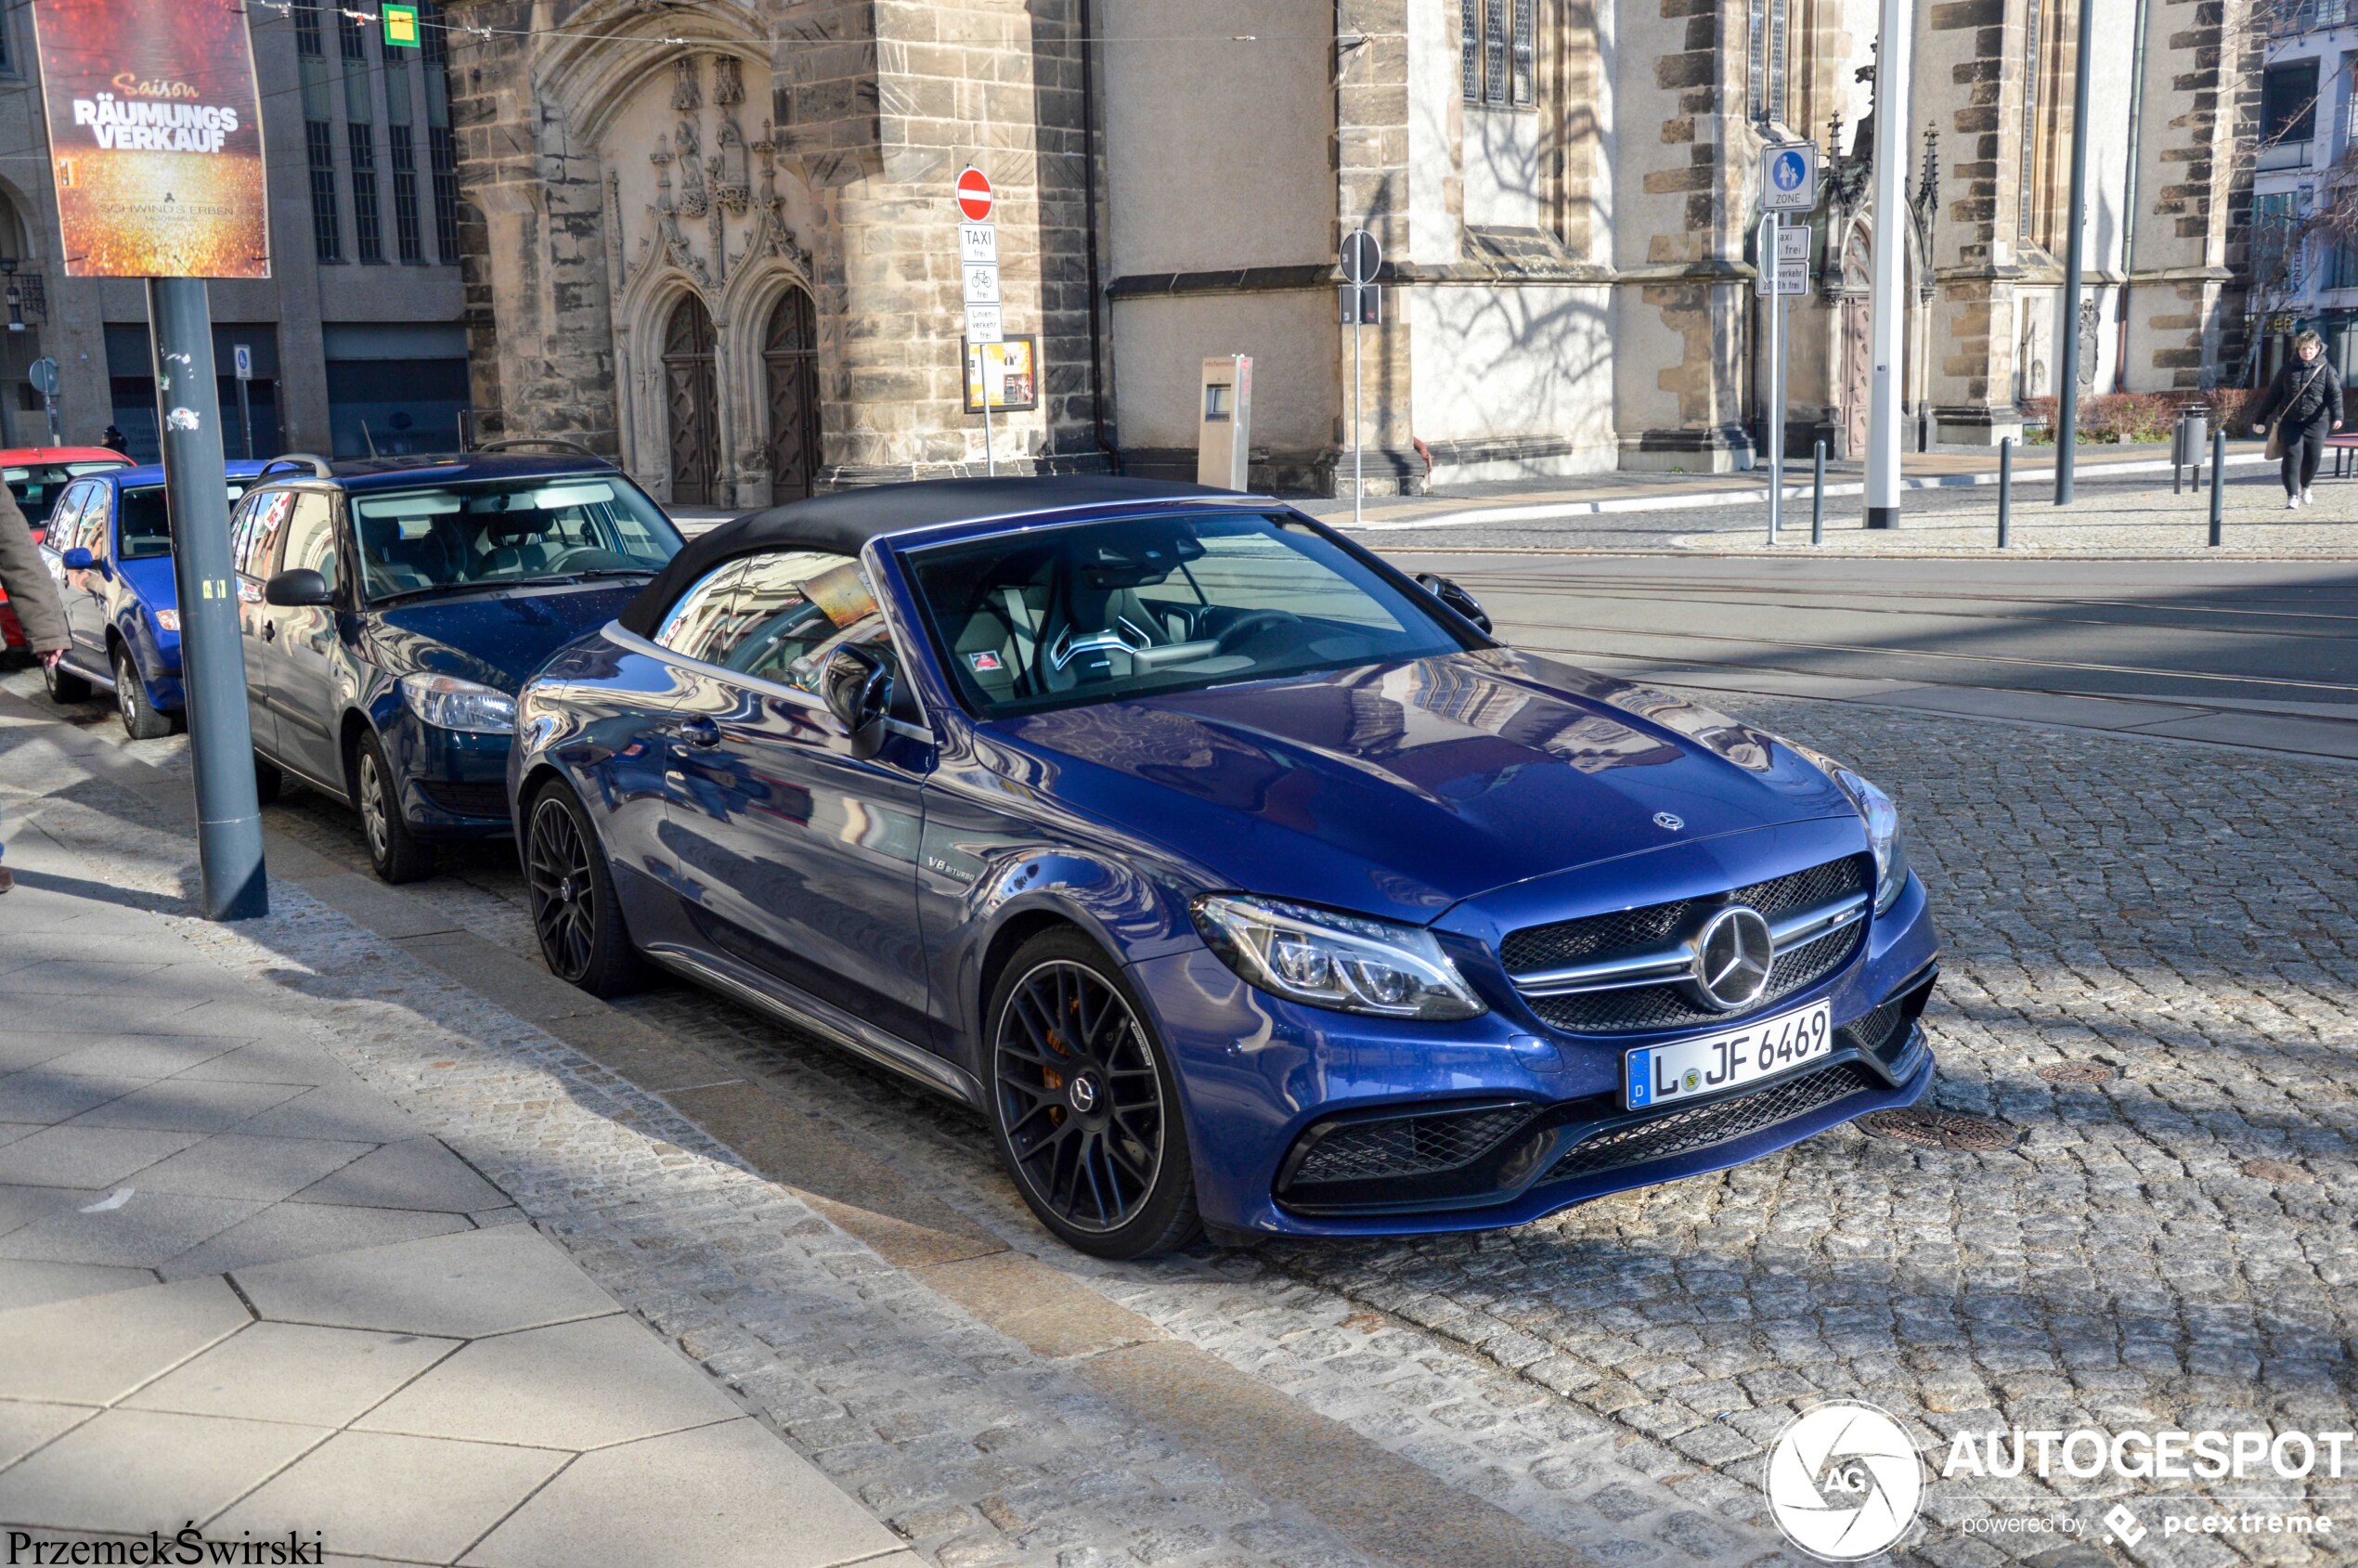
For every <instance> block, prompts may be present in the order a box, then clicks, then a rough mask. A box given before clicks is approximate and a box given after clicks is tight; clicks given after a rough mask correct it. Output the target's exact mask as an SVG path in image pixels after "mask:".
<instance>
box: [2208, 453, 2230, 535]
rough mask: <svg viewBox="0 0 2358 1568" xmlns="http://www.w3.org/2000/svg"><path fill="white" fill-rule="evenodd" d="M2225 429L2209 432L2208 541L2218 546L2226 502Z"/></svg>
mask: <svg viewBox="0 0 2358 1568" xmlns="http://www.w3.org/2000/svg"><path fill="white" fill-rule="evenodd" d="M2226 487H2227V431H2226V427H2225V426H2223V425H2222V426H2221V427H2220V428H2219V429H2217V430H2214V431H2212V432H2211V433H2210V543H2211V547H2212V548H2213V549H2216V548H2218V545H2219V542H2220V534H2221V532H2222V523H2223V521H2224V519H2223V517H2222V508H2223V507H2224V505H2225V502H2226V495H2225V491H2226Z"/></svg>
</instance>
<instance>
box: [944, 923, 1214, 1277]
mask: <svg viewBox="0 0 2358 1568" xmlns="http://www.w3.org/2000/svg"><path fill="white" fill-rule="evenodd" d="M1117 1009H1118V1010H1117ZM983 1017H984V1018H985V1027H986V1029H987V1030H988V1031H989V1033H988V1038H987V1041H986V1044H987V1051H986V1059H985V1064H984V1065H985V1069H986V1071H985V1082H984V1094H985V1096H986V1098H987V1099H988V1101H989V1105H988V1110H989V1113H990V1117H991V1132H992V1134H993V1135H994V1136H995V1137H996V1138H997V1139H998V1143H999V1155H1000V1158H1001V1159H1002V1160H1005V1161H1006V1165H1007V1173H1008V1174H1009V1175H1010V1176H1012V1177H1013V1178H1014V1179H1015V1184H1016V1190H1017V1192H1019V1193H1021V1194H1022V1195H1023V1200H1024V1202H1025V1203H1026V1204H1027V1205H1029V1206H1030V1210H1031V1212H1032V1213H1033V1214H1034V1215H1036V1216H1038V1218H1039V1220H1040V1223H1041V1224H1042V1225H1046V1226H1047V1227H1048V1228H1049V1229H1050V1230H1051V1231H1054V1232H1055V1233H1056V1236H1057V1237H1058V1238H1059V1239H1061V1240H1063V1241H1064V1242H1065V1243H1066V1244H1067V1245H1069V1246H1070V1247H1073V1248H1076V1249H1078V1250H1079V1251H1083V1252H1087V1253H1089V1254H1091V1255H1092V1256H1095V1257H1099V1258H1112V1259H1128V1258H1145V1257H1151V1256H1153V1255H1154V1254H1156V1253H1158V1252H1168V1251H1172V1250H1173V1249H1174V1248H1177V1247H1183V1246H1185V1245H1186V1244H1187V1242H1188V1241H1190V1240H1191V1239H1193V1238H1194V1237H1195V1236H1196V1234H1197V1232H1198V1230H1200V1229H1201V1228H1202V1225H1201V1222H1200V1221H1199V1219H1198V1215H1197V1212H1196V1178H1195V1167H1194V1165H1193V1163H1192V1162H1191V1161H1190V1160H1189V1159H1188V1157H1187V1128H1186V1120H1185V1114H1184V1113H1183V1112H1182V1110H1181V1109H1180V1106H1179V1083H1178V1079H1177V1077H1176V1076H1175V1075H1174V1073H1173V1069H1172V1066H1171V1055H1170V1052H1169V1051H1167V1050H1166V1049H1164V1047H1163V1045H1162V1043H1161V1042H1160V1040H1159V1039H1157V1038H1156V1036H1155V1032H1154V1025H1153V1023H1152V1022H1151V1021H1150V1019H1149V1017H1148V1015H1147V1010H1146V1008H1145V1007H1144V1006H1142V1005H1140V1004H1139V1002H1138V998H1137V996H1136V994H1135V993H1134V991H1132V990H1131V989H1130V982H1129V980H1128V978H1126V977H1124V976H1123V974H1122V973H1121V969H1120V967H1119V966H1117V965H1115V964H1113V963H1112V962H1111V961H1110V960H1109V959H1108V958H1107V957H1106V955H1105V953H1104V952H1102V951H1100V950H1099V949H1098V947H1097V944H1096V943H1095V942H1094V941H1092V940H1089V938H1087V937H1085V936H1083V935H1082V933H1081V932H1079V931H1077V930H1074V929H1073V928H1071V927H1060V928H1058V929H1056V930H1052V931H1043V932H1042V933H1041V934H1040V935H1039V936H1037V937H1034V938H1033V939H1032V940H1030V941H1028V942H1026V943H1024V945H1023V946H1022V948H1020V949H1019V950H1018V951H1017V953H1016V955H1015V958H1014V959H1013V960H1012V961H1011V962H1010V963H1009V964H1008V965H1007V966H1006V968H1005V969H1004V971H1002V973H1001V974H1000V977H999V981H998V984H997V985H995V986H993V987H992V988H991V1005H990V1008H989V1009H988V1011H986V1012H985V1014H984V1015H983ZM1067 1019H1069V1020H1072V1025H1071V1027H1070V1029H1069V1030H1068V1029H1064V1028H1059V1027H1057V1024H1058V1023H1059V1022H1060V1021H1062V1020H1067ZM1109 1199H1110V1202H1109V1201H1108V1200H1109Z"/></svg>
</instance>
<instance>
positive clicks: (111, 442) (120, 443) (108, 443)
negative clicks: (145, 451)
mask: <svg viewBox="0 0 2358 1568" xmlns="http://www.w3.org/2000/svg"><path fill="white" fill-rule="evenodd" d="M98 445H99V446H101V447H106V448H108V449H109V450H110V451H116V452H121V453H122V454H123V456H124V457H126V458H127V457H129V456H130V455H131V437H129V436H128V435H125V434H123V432H122V430H121V429H120V428H118V427H117V426H114V425H109V426H107V433H106V434H104V435H101V436H100V437H98Z"/></svg>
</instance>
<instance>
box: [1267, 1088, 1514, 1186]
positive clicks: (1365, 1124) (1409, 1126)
mask: <svg viewBox="0 0 2358 1568" xmlns="http://www.w3.org/2000/svg"><path fill="white" fill-rule="evenodd" d="M1531 1114H1532V1113H1531V1108H1530V1107H1529V1106H1495V1107H1492V1108H1487V1109H1479V1110H1463V1111H1454V1112H1452V1111H1444V1112H1432V1113H1427V1114H1425V1115H1421V1116H1399V1117H1392V1118H1388V1119H1386V1120H1384V1121H1347V1122H1344V1123H1342V1124H1341V1125H1340V1126H1337V1127H1336V1128H1334V1129H1333V1130H1332V1131H1331V1132H1329V1133H1328V1134H1326V1136H1324V1137H1322V1138H1320V1139H1319V1140H1318V1141H1317V1142H1316V1143H1315V1144H1313V1145H1312V1146H1311V1147H1310V1151H1309V1152H1308V1153H1307V1154H1305V1155H1303V1156H1302V1163H1301V1164H1300V1165H1298V1166H1296V1167H1295V1168H1294V1173H1293V1175H1292V1176H1291V1177H1290V1178H1289V1181H1288V1183H1287V1185H1288V1186H1289V1187H1298V1186H1305V1185H1318V1184H1325V1183H1328V1182H1362V1181H1371V1180H1376V1179H1379V1178H1382V1177H1387V1176H1422V1175H1429V1174H1431V1173H1433V1172H1436V1171H1454V1170H1456V1169H1458V1167H1459V1166H1463V1165H1471V1164H1472V1163H1473V1162H1474V1161H1475V1160H1479V1159H1481V1158H1482V1157H1483V1155H1485V1154H1487V1153H1489V1152H1490V1151H1491V1150H1492V1149H1494V1148H1496V1147H1497V1146H1498V1142H1499V1140H1500V1139H1502V1138H1504V1137H1506V1136H1507V1135H1508V1134H1510V1133H1512V1132H1513V1131H1514V1130H1515V1129H1516V1128H1518V1127H1520V1126H1522V1124H1523V1123H1524V1122H1526V1121H1530V1120H1531Z"/></svg>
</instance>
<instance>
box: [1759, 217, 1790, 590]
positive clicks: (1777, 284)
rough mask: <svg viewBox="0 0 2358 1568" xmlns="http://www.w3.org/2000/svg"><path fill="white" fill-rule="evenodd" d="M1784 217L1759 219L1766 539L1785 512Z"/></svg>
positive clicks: (1774, 539)
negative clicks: (1765, 289) (1765, 355)
mask: <svg viewBox="0 0 2358 1568" xmlns="http://www.w3.org/2000/svg"><path fill="white" fill-rule="evenodd" d="M1783 227H1784V219H1783V218H1782V217H1781V216H1779V215H1778V214H1775V213H1769V214H1764V215H1763V216H1762V217H1761V220H1760V233H1759V251H1760V265H1761V267H1762V269H1763V270H1764V271H1765V272H1766V273H1767V274H1768V277H1769V308H1768V309H1767V310H1766V311H1764V312H1763V313H1762V314H1763V315H1765V316H1767V317H1768V318H1769V319H1768V321H1767V323H1766V326H1767V327H1768V330H1769V543H1770V544H1775V543H1776V542H1777V533H1778V530H1779V527H1780V526H1781V525H1782V524H1783V522H1784V514H1785V294H1784V270H1785V268H1784V255H1783V253H1782V252H1781V251H1780V250H1779V249H1778V248H1777V239H1778V231H1779V230H1781V229H1782V228H1783Z"/></svg>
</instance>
